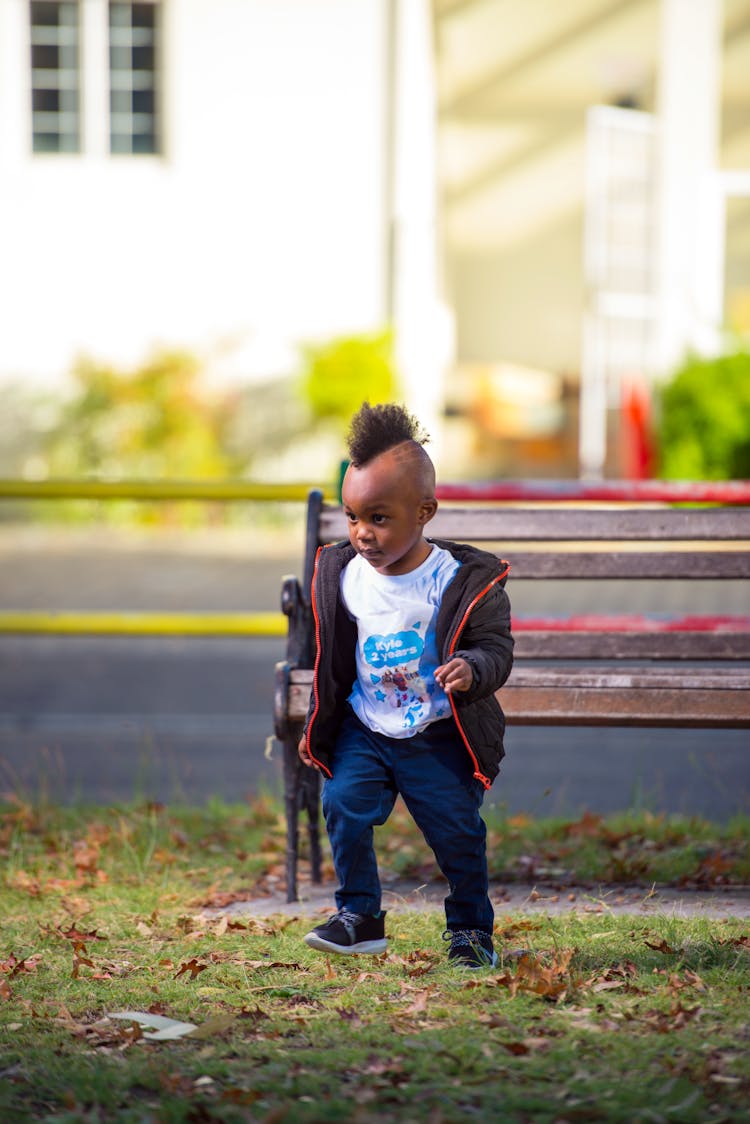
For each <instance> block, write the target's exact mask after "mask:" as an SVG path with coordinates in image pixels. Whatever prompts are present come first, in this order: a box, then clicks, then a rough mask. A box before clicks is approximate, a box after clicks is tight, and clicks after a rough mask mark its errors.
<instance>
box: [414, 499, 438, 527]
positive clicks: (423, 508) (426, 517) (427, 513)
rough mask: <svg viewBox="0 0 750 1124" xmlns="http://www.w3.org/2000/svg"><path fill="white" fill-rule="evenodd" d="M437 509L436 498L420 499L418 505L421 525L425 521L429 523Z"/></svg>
mask: <svg viewBox="0 0 750 1124" xmlns="http://www.w3.org/2000/svg"><path fill="white" fill-rule="evenodd" d="M437 509H438V503H437V500H436V499H434V498H433V499H429V500H422V502H421V504H420V505H419V516H418V521H419V523H421V524H422V525H424V524H425V523H429V522H430V520H431V519H432V517H433V515H434V514H435V512H436V511H437Z"/></svg>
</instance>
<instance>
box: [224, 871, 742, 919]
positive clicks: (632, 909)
mask: <svg viewBox="0 0 750 1124" xmlns="http://www.w3.org/2000/svg"><path fill="white" fill-rule="evenodd" d="M335 889H336V887H335V884H334V883H332V882H330V883H327V884H324V885H321V886H312V885H310V883H307V884H304V883H303V884H302V885H301V887H300V900H299V901H298V902H287V901H286V896H285V894H282V893H278V894H273V895H269V896H267V897H261V898H254V899H253V900H252V901H246V902H234V903H233V904H232V905H231V906H228V907H227V908H226V910H222V911H220V912H225V913H231V914H239V915H244V916H251V917H271V916H273V915H275V914H282V915H285V916H287V917H289V916H294V917H319V916H323V915H327V914H330V913H332V912H333V911H334V909H335V908H336V907H335V905H334V901H333V895H334V891H335ZM445 893H446V887H445V885H444V884H443V883H440V882H432V883H429V884H427V885H425V884H424V883H419V882H413V881H408V880H396V881H393V882H391V883H389V884H387V885H385V884H384V886H383V908H384V909H386V910H388V911H389V912H391V913H403V912H406V911H411V910H420V911H421V910H434V911H440V912H441V911H442V905H443V898H444V896H445ZM490 897H491V899H492V903H493V905H494V907H495V914H496V916H497V917H502V916H504V915H505V914H508V913H510V914H515V913H522V914H524V915H525V916H530V915H534V914H563V913H584V914H635V915H638V916H641V917H653V916H656V915H661V916H663V915H665V914H666V915H669V916H674V917H711V918H722V917H742V918H750V886H743V887H734V888H728V889H721V890H682V889H674V888H672V887H665V888H662V889H658V890H657V889H648V888H645V887H642V886H641V887H633V886H626V887H623V886H591V887H582V886H577V887H574V888H569V889H566V890H564V891H558V890H553V889H550V888H545V887H543V886H532V885H527V884H522V883H503V884H500V883H493V884H492V885H491V887H490Z"/></svg>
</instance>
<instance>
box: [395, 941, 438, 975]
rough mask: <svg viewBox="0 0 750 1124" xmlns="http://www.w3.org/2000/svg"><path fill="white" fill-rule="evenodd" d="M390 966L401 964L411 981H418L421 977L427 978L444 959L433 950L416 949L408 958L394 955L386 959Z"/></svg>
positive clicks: (407, 955)
mask: <svg viewBox="0 0 750 1124" xmlns="http://www.w3.org/2000/svg"><path fill="white" fill-rule="evenodd" d="M386 960H387V962H388V963H389V964H400V965H401V967H402V968H403V969H404V971H405V972H406V975H407V976H409V977H410V978H411V979H416V978H418V977H419V976H426V975H427V973H428V972H431V971H432V970H433V968H435V967H436V966H437V965H438V964H440V963H441V962H442V958H441V957H440V956H438V955H437V954H436V953H435V952H433V951H432V950H427V949H423V948H417V949H414V951H413V952H409V953H407V954H406V956H395V955H393V954H391V955H389V956H387V957H386Z"/></svg>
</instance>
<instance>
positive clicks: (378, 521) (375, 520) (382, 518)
mask: <svg viewBox="0 0 750 1124" xmlns="http://www.w3.org/2000/svg"><path fill="white" fill-rule="evenodd" d="M386 518H387V517H386V516H385V515H373V517H372V521H373V523H375V524H376V526H380V525H381V524H382V523H385V521H386Z"/></svg>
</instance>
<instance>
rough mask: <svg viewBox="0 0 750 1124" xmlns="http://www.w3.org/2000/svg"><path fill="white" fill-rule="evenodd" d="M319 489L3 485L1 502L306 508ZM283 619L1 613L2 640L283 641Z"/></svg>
mask: <svg viewBox="0 0 750 1124" xmlns="http://www.w3.org/2000/svg"><path fill="white" fill-rule="evenodd" d="M313 488H319V489H320V490H321V491H322V492H323V494H324V496H325V497H326V499H333V498H335V495H336V491H335V489H334V488H332V487H327V486H325V485H323V486H321V485H320V484H305V483H292V484H264V483H260V482H258V481H252V480H93V479H92V480H86V479H82V480H62V479H52V480H9V479H5V480H3V479H0V499H16V500H20V499H28V500H41V499H91V500H151V501H160V500H198V501H209V502H214V501H216V502H232V503H236V502H243V501H244V502H250V501H252V502H261V503H269V502H278V503H295V502H298V503H304V502H305V501H306V500H307V497H308V495H309V493H310V491H311V490H312V489H313ZM286 627H287V622H286V617H284V616H283V614H282V613H280V612H278V613H270V612H250V613H242V612H237V613H213V612H205V613H200V612H197V613H163V612H115V611H112V612H83V611H80V612H78V611H73V612H68V611H66V612H54V611H44V610H40V611H35V612H24V611H20V610H19V611H2V610H0V634H2V633H17V634H22V635H33V634H36V635H52V634H57V635H69V636H101V635H108V636H285V635H286Z"/></svg>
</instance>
